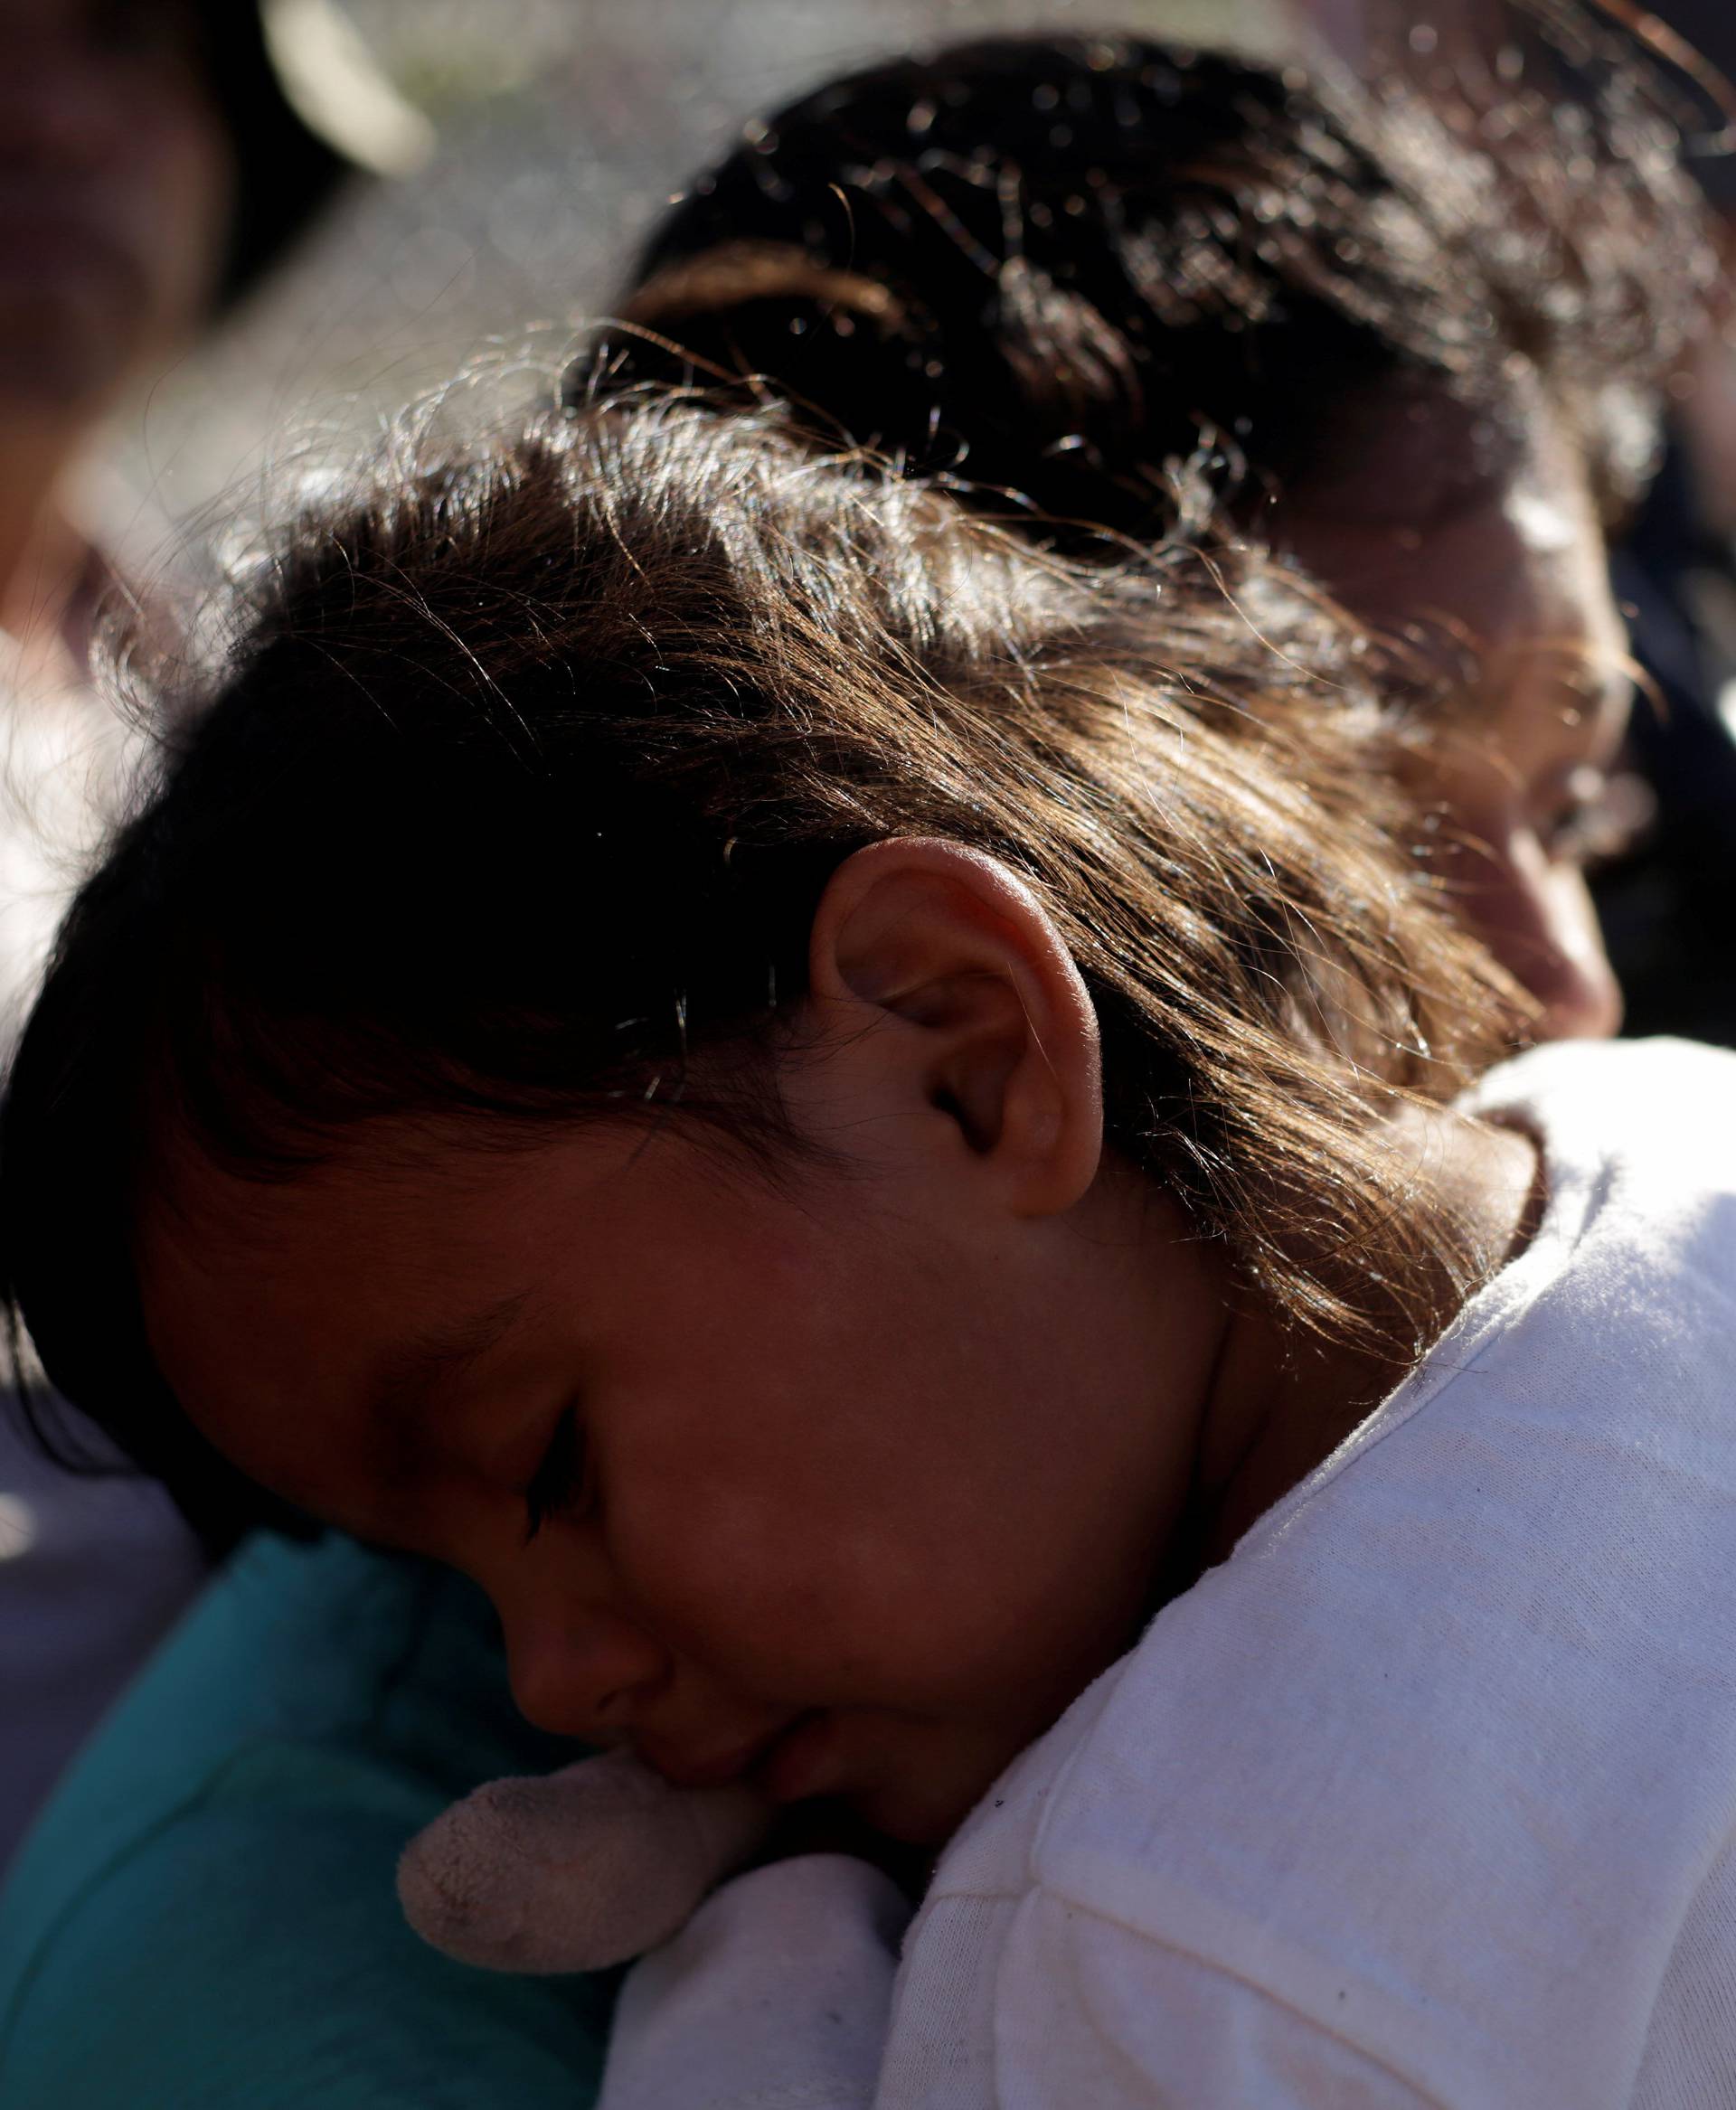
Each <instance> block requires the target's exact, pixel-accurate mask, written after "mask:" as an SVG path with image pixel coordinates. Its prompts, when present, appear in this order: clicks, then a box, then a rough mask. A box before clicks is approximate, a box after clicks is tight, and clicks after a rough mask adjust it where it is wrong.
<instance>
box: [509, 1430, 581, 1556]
mask: <svg viewBox="0 0 1736 2110" xmlns="http://www.w3.org/2000/svg"><path fill="white" fill-rule="evenodd" d="M588 1465H589V1459H588V1456H587V1452H586V1446H585V1437H584V1432H583V1430H582V1429H581V1428H580V1426H579V1415H578V1411H577V1409H576V1408H571V1407H569V1408H567V1410H566V1412H565V1413H564V1414H562V1415H561V1419H560V1420H559V1422H558V1423H557V1424H556V1425H555V1431H554V1434H553V1436H552V1437H551V1438H550V1440H549V1447H548V1449H547V1450H546V1451H545V1452H544V1453H543V1454H542V1464H541V1465H539V1466H538V1467H537V1468H536V1471H535V1472H534V1473H533V1474H532V1475H531V1481H530V1484H529V1486H527V1487H526V1488H525V1490H524V1522H525V1529H524V1543H525V1544H526V1545H527V1546H528V1545H529V1544H530V1542H531V1540H533V1539H534V1538H535V1537H536V1535H537V1533H538V1532H539V1531H541V1530H542V1527H543V1525H544V1524H545V1523H546V1522H547V1521H548V1520H549V1519H550V1518H551V1517H552V1516H554V1515H557V1514H558V1513H559V1512H561V1511H563V1510H574V1509H578V1508H580V1506H581V1505H582V1504H583V1502H584V1501H585V1498H586V1495H587V1493H588V1486H587V1482H588V1479H589V1473H588Z"/></svg>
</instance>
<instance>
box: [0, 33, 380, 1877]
mask: <svg viewBox="0 0 1736 2110" xmlns="http://www.w3.org/2000/svg"><path fill="white" fill-rule="evenodd" d="M299 14H300V15H301V17H302V21H303V24H304V33H303V35H302V37H301V39H300V42H299V45H298V47H296V46H292V43H291V42H286V41H285V38H284V36H283V35H282V33H281V29H280V26H279V25H278V24H272V23H269V22H268V20H267V18H266V16H265V14H263V13H262V11H261V9H260V8H259V7H257V6H254V5H245V4H242V0H0V740H3V742H4V746H3V748H0V752H3V753H4V775H3V776H0V1006H4V1008H5V1013H6V1015H7V1017H8V1018H11V1017H14V1016H15V1015H16V1013H18V1012H19V1011H20V1010H21V1009H22V1006H23V1003H24V1001H25V1000H26V999H27V998H28V995H29V994H30V991H31V988H32V986H33V982H34V979H35V976H36V975H37V972H38V971H39V969H40V966H41V965H42V959H43V957H44V956H45V954H46V951H47V947H48V945H49V942H50V940H51V937H52V931H53V928H54V925H55V922H56V921H57V920H58V917H59V913H60V909H61V905H62V902H63V900H64V898H65V894H66V891H67V890H68V889H69V887H70V885H71V881H73V879H74V878H75V877H76V873H77V868H78V864H79V862H80V858H81V857H82V856H83V855H84V854H85V853H86V852H88V851H89V850H90V847H91V845H92V843H93V842H94V840H95V838H96V835H97V834H98V833H99V830H100V826H101V824H102V821H103V819H104V817H105V815H107V814H108V813H109V811H110V810H112V807H113V805H114V803H115V801H116V799H117V798H118V796H121V794H122V789H123V786H124V780H125V777H126V773H127V740H126V739H125V737H124V735H123V734H122V731H121V730H120V727H119V723H118V720H117V718H116V717H115V715H114V713H113V711H112V709H111V707H110V706H109V705H108V704H107V703H105V702H101V701H100V700H99V698H98V697H97V696H96V695H95V693H94V692H93V691H92V690H91V688H90V686H89V683H88V679H87V672H88V655H89V652H90V644H91V636H92V628H93V625H94V623H95V621H96V617H97V611H98V609H99V605H100V604H101V602H102V600H103V598H104V597H105V596H106V595H109V594H110V593H120V594H123V595H125V596H127V598H131V599H133V600H135V601H136V600H137V595H136V593H134V592H132V591H131V590H130V589H128V587H127V584H126V582H125V581H124V580H122V579H120V578H119V576H118V571H117V568H116V564H115V562H114V561H113V560H111V559H110V557H109V554H107V553H106V552H105V551H104V549H103V547H102V546H101V542H100V540H99V535H98V534H97V533H95V532H92V530H91V528H90V525H89V524H88V523H86V521H85V520H84V519H83V518H81V516H80V502H79V499H78V496H77V488H78V484H79V480H80V474H81V471H82V470H83V468H84V467H85V466H86V463H87V461H88V458H89V457H90V452H91V450H92V447H93V445H94V444H95V443H96V442H97V440H98V438H99V434H100V433H101V431H102V429H103V426H104V422H105V420H106V419H108V418H109V415H110V414H111V413H112V412H114V411H115V410H117V409H118V407H119V406H120V405H121V404H123V403H124V402H125V401H126V400H127V398H128V397H129V395H131V394H133V393H134V392H136V391H138V390H139V389H141V388H142V387H144V386H146V384H148V382H149V381H151V380H152V379H153V378H154V377H156V376H157V375H159V374H161V373H162V372H164V371H165V369H166V367H167V366H168V365H169V364H170V363H172V362H173V361H174V360H175V359H176V358H178V357H179V356H180V355H181V354H182V353H184V350H185V349H186V348H187V347H188V346H189V344H191V343H192V342H193V339H194V338H195V337H197V336H198V335H199V334H201V333H202V332H203V331H204V330H205V329H206V328H208V327H209V326H210V325H212V323H213V322H215V321H216V320H217V319H218V318H219V317H221V316H222V315H224V314H225V313H226V312H227V311H228V310H229V309H230V308H231V306H234V305H235V304H236V303H237V302H239V301H240V300H241V298H242V297H244V296H245V295H246V294H247V293H248V292H250V290H251V289H252V287H254V286H255V285H256V284H257V283H258V282H259V280H260V279H261V278H263V277H264V276H265V275H266V274H267V273H268V272H269V270H270V269H271V268H272V267H273V266H274V265H275V264H276V262H277V261H278V259H279V257H280V256H282V255H283V253H284V252H285V251H286V250H287V249H288V247H289V245H290V244H291V243H292V242H293V241H294V240H295V239H296V238H297V236H298V235H299V234H300V233H301V232H302V231H303V230H304V228H305V227H306V226H307V224H308V223H309V222H310V221H312V219H313V218H314V216H315V215H316V213H317V212H319V210H320V209H321V208H322V207H323V206H324V205H325V203H327V202H328V200H329V199H330V198H331V197H332V195H333V194H334V193H335V191H336V190H337V188H338V186H339V185H340V184H341V183H342V182H343V180H344V178H345V176H346V175H348V174H350V172H351V170H352V167H353V165H354V159H353V155H352V154H350V153H346V152H345V151H343V150H341V148H340V146H338V145H337V144H335V142H334V139H333V138H332V137H325V136H323V135H322V134H320V133H317V132H316V131H315V130H314V129H313V127H312V126H311V125H310V123H309V121H308V119H307V117H306V116H304V115H303V114H302V112H301V111H299V110H298V109H297V108H295V107H293V106H292V105H291V103H290V101H289V100H288V96H287V95H286V92H285V90H284V88H283V86H282V85H281V83H280V81H279V78H278V72H277V71H275V69H274V64H273V52H272V49H271V48H270V45H269V34H270V35H275V37H276V39H277V49H276V54H275V55H276V57H277V60H278V62H279V63H281V62H283V61H285V59H286V56H287V55H289V56H293V55H295V54H296V51H297V49H298V51H299V52H300V55H302V56H303V57H306V56H307V34H306V29H305V25H306V24H308V23H316V16H310V15H309V14H308V11H307V8H306V7H305V6H303V7H302V8H301V9H300V10H299ZM291 26H292V27H293V24H292V25H291ZM302 71H304V72H306V73H307V75H308V77H309V79H311V78H312V76H313V73H314V71H316V69H314V68H312V67H307V66H304V67H303V69H302ZM326 85H327V87H328V89H330V90H331V93H330V96H329V98H328V104H329V108H331V109H332V110H334V111H335V110H337V109H338V108H341V107H343V105H342V93H341V90H342V83H341V82H334V81H331V80H328V81H327V83H326ZM354 100H355V99H354V97H352V98H351V99H350V101H351V104H352V105H354ZM333 129H334V130H335V131H341V130H342V120H341V118H340V119H337V120H336V121H335V124H334V127H333ZM382 144H383V145H386V146H390V145H391V144H392V143H391V142H390V141H384V142H382ZM9 1037H10V1034H9V1032H8V1034H7V1038H8V1039H9ZM52 1435H53V1437H54V1440H55V1444H56V1446H57V1448H59V1449H60V1450H61V1452H62V1453H63V1455H66V1456H67V1458H68V1459H69V1461H71V1462H74V1463H77V1464H79V1465H82V1466H85V1467H87V1468H90V1470H89V1471H88V1472H87V1473H85V1474H80V1475H74V1474H71V1473H69V1472H66V1471H64V1470H62V1469H61V1467H60V1466H58V1465H55V1464H53V1463H51V1462H50V1461H49V1460H47V1459H45V1458H44V1457H43V1456H42V1453H41V1451H40V1449H39V1446H38V1445H37V1444H36V1442H35V1441H34V1440H33V1433H32V1432H29V1431H26V1430H25V1429H24V1427H22V1426H21V1416H20V1414H19V1412H18V1411H17V1409H16V1408H15V1406H14V1402H12V1401H10V1400H0V1718H3V1719H4V1725H5V1726H4V1730H0V1871H4V1870H5V1865H6V1863H7V1861H8V1860H9V1859H10V1857H11V1854H12V1851H13V1849H14V1846H15V1845H16V1843H17V1841H18V1839H19V1837H20V1836H21V1834H22V1832H24V1828H25V1826H26V1824H27V1823H28V1822H29V1821H30V1818H31V1816H32V1814H33V1811H34V1810H35V1808H36V1806H37V1804H38V1803H39V1802H40V1800H41V1798H42V1795H43V1794H44V1793H45V1792H46V1790H47V1788H48V1787H49V1785H50V1784H51V1782H52V1780H53V1778H54V1777H55V1776H56V1774H57V1773H58V1772H59V1770H60V1768H61V1766H62V1765H63V1764H64V1762H65V1760H66V1758H67V1757H69V1755H70V1754H71V1751H72V1750H73V1749H74V1748H75V1747H77V1745H78V1744H79V1743H80V1741H81V1740H82V1738H84V1737H85V1735H86V1734H87V1733H88V1732H89V1730H90V1728H91V1727H92V1725H93V1724H94V1722H95V1721H96V1719H97V1718H98V1717H99V1714H100V1713H101V1712H102V1711H103V1710H104V1709H105V1708H106V1707H107V1706H108V1704H109V1701H110V1700H112V1699H113V1698H114V1696H115V1694H116V1693H117V1692H118V1691H119V1689H120V1688H121V1686H122V1685H123V1684H124V1683H125V1681H126V1680H127V1677H128V1676H129V1674H130V1673H131V1672H133V1671H134V1670H135V1669H136V1668H137V1665H138V1663H140V1661H142V1659H143V1657H144V1655H145V1653H146V1651H147V1650H148V1649H149V1648H150V1646H151V1645H152V1644H154V1643H155V1642H156V1639H157V1638H158V1637H159V1636H160V1634H162V1632H163V1631H164V1629H165V1627H166V1626H167V1625H168V1624H169V1622H170V1621H171V1620H172V1619H173V1618H174V1616H175V1615H176V1614H177V1613H178V1612H179V1611H180V1610H181V1609H182V1607H183V1606H184V1605H185V1603H186V1601H187V1600H188V1598H189V1597H191V1595H192V1594H193V1591H194V1589H195V1588H196V1587H198V1585H199V1583H200V1581H201V1580H202V1578H203V1574H204V1572H205V1568H206V1553H207V1549H206V1548H204V1547H203V1546H202V1544H201V1542H200V1540H199V1537H198V1536H197V1535H196V1534H195V1532H194V1531H193V1530H192V1529H191V1528H190V1527H189V1526H188V1524H187V1523H185V1522H184V1521H183V1520H182V1519H181V1518H180V1517H178V1516H177V1515H176V1514H175V1512H174V1511H173V1510H172V1509H171V1508H170V1506H169V1504H168V1503H167V1502H166V1501H165V1499H164V1498H163V1496H162V1494H161V1493H160V1491H159V1490H157V1489H156V1487H155V1486H154V1485H151V1484H147V1483H146V1482H143V1481H141V1480H138V1479H137V1478H136V1477H127V1476H122V1475H119V1474H116V1473H114V1472H111V1471H108V1470H105V1468H108V1467H110V1466H113V1465H118V1463H119V1462H118V1461H116V1460H114V1459H112V1458H111V1457H110V1456H109V1455H107V1454H105V1452H104V1451H103V1449H102V1447H101V1446H99V1445H95V1444H94V1443H92V1442H91V1441H90V1439H89V1437H88V1436H87V1435H86V1434H85V1432H83V1431H82V1430H81V1428H80V1427H79V1426H78V1425H76V1424H75V1423H73V1422H72V1420H71V1418H70V1417H67V1418H64V1419H57V1422H56V1425H55V1427H54V1429H53V1431H52Z"/></svg>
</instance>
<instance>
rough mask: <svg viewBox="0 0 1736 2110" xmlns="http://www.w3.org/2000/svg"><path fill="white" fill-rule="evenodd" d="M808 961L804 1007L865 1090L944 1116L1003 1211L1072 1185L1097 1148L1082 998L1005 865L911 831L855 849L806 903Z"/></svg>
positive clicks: (1048, 931) (1096, 1080)
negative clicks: (870, 1079) (990, 1179)
mask: <svg viewBox="0 0 1736 2110" xmlns="http://www.w3.org/2000/svg"><path fill="white" fill-rule="evenodd" d="M808 976H809V980H808V988H809V994H810V997H811V998H812V999H813V1001H814V1003H816V1007H817V1009H818V1012H819V1014H820V1016H819V1022H821V1023H822V1025H823V1026H824V1028H825V1029H826V1031H827V1035H828V1038H830V1039H832V1041H833V1043H834V1045H835V1046H842V1047H844V1048H845V1049H848V1048H849V1047H850V1046H851V1045H852V1044H853V1041H854V1043H855V1044H856V1045H857V1047H858V1048H859V1049H860V1050H861V1051H862V1052H861V1055H860V1060H863V1061H864V1062H865V1063H868V1064H872V1065H873V1069H874V1073H875V1079H874V1082H875V1091H876V1094H877V1096H879V1097H882V1098H891V1099H894V1100H896V1099H898V1098H900V1097H901V1098H902V1099H903V1101H904V1102H905V1108H906V1112H907V1116H908V1115H914V1114H915V1113H916V1112H917V1111H918V1107H919V1103H920V1107H921V1108H922V1109H923V1110H925V1111H926V1112H928V1113H929V1115H930V1116H936V1117H938V1118H939V1120H941V1121H943V1122H944V1123H945V1124H947V1133H948V1135H949V1137H950V1139H951V1143H952V1144H953V1145H954V1146H955V1147H958V1146H962V1147H963V1149H965V1150H967V1151H968V1152H969V1154H971V1158H972V1160H973V1162H974V1163H976V1164H977V1165H978V1166H979V1167H980V1168H981V1169H985V1170H987V1171H990V1172H992V1173H993V1174H994V1175H995V1180H996V1182H997V1184H998V1186H999V1187H1000V1189H1001V1192H1002V1194H1003V1198H1004V1200H1005V1201H1006V1202H1007V1203H1008V1204H1009V1205H1010V1206H1011V1207H1012V1208H1014V1210H1016V1211H1017V1213H1019V1214H1021V1215H1027V1216H1042V1215H1048V1214H1052V1213H1058V1212H1059V1211H1061V1210H1065V1209H1068V1208H1071V1206H1072V1204H1073V1203H1074V1202H1075V1201H1078V1200H1079V1199H1080V1197H1081V1196H1082V1195H1083V1194H1084V1192H1085V1191H1086V1189H1087V1188H1088V1187H1090V1184H1091V1182H1092V1180H1093V1179H1094V1178H1095V1177H1096V1174H1097V1170H1098V1166H1099V1161H1100V1159H1101V1156H1102V1149H1103V1096H1102V1063H1101V1050H1100V1045H1099V1035H1098V1025H1097V1014H1096V1012H1095V1010H1094V1009H1093V1007H1092V1004H1091V1000H1090V993H1089V992H1088V991H1087V989H1086V987H1085V984H1084V981H1083V979H1082V977H1081V976H1080V972H1079V969H1078V967H1077V966H1075V965H1074V962H1073V958H1072V956H1071V953H1070V952H1069V951H1068V949H1067V947H1066V946H1065V944H1064V943H1063V942H1062V940H1061V934H1060V932H1059V931H1058V930H1057V928H1055V925H1054V922H1053V920H1052V918H1051V917H1050V916H1049V914H1048V912H1047V911H1046V910H1045V909H1043V905H1042V903H1041V902H1040V901H1039V900H1037V898H1036V896H1035V894H1033V891H1032V890H1031V889H1030V888H1029V887H1028V886H1027V885H1026V884H1025V883H1024V881H1023V880H1021V879H1019V878H1018V877H1017V876H1016V874H1014V872H1012V871H1009V870H1008V869H1007V867H1006V866H1005V865H1004V864H1001V863H1000V862H997V861H996V860H995V859H994V858H992V857H988V856H986V855H984V854H982V853H981V852H977V851H973V850H967V849H965V848H963V847H962V846H960V845H959V844H958V843H948V842H943V841H936V840H930V839H928V838H924V837H909V838H906V837H899V838H895V839H893V840H892V841H889V842H884V843H873V844H872V845H870V847H869V848H867V849H865V850H859V851H857V852H855V853H854V855H853V856H851V857H849V858H847V859H846V860H845V861H844V863H843V864H842V865H841V866H840V867H839V868H838V870H837V871H836V872H835V873H834V875H833V877H832V880H831V882H830V884H829V885H828V886H827V888H826V893H825V895H824V897H823V898H822V900H821V902H820V906H819V909H818V911H817V913H816V916H815V919H814V930H813V936H812V938H811V940H810V944H809V960H808ZM884 1110H885V1112H886V1113H888V1114H889V1115H890V1114H892V1113H894V1112H895V1111H896V1109H895V1108H894V1107H892V1106H888V1107H885V1109H884Z"/></svg>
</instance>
